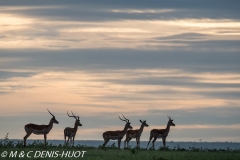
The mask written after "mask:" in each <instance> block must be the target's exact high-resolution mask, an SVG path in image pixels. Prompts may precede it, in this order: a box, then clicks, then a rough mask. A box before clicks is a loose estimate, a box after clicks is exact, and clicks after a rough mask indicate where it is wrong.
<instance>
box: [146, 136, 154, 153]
mask: <svg viewBox="0 0 240 160" xmlns="http://www.w3.org/2000/svg"><path fill="white" fill-rule="evenodd" d="M152 138H153V137H152V136H150V137H149V141H148V145H149V143H150V142H151V140H152ZM148 145H147V148H146V150H147V149H148Z"/></svg>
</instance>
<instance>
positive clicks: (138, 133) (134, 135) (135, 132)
mask: <svg viewBox="0 0 240 160" xmlns="http://www.w3.org/2000/svg"><path fill="white" fill-rule="evenodd" d="M139 121H140V122H141V127H140V129H136V130H128V131H127V134H126V140H125V143H124V148H125V149H126V142H127V148H128V147H129V146H128V143H129V141H130V140H131V139H132V138H136V142H137V148H139V146H140V137H141V134H142V131H143V128H144V127H145V126H146V127H148V124H147V123H146V121H142V120H139Z"/></svg>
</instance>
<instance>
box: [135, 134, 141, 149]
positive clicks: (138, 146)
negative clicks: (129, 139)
mask: <svg viewBox="0 0 240 160" xmlns="http://www.w3.org/2000/svg"><path fill="white" fill-rule="evenodd" d="M136 140H137V149H139V148H140V137H138V138H136Z"/></svg>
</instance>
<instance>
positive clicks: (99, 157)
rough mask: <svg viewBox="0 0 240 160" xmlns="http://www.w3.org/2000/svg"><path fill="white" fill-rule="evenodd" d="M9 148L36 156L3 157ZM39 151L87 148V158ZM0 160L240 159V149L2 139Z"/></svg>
mask: <svg viewBox="0 0 240 160" xmlns="http://www.w3.org/2000/svg"><path fill="white" fill-rule="evenodd" d="M4 151H7V152H8V156H9V153H10V152H11V151H13V152H16V151H17V153H20V152H22V151H23V152H24V153H25V154H26V153H27V152H29V151H33V152H32V158H27V157H26V155H25V157H24V158H20V157H19V156H16V157H15V158H8V156H7V157H6V158H2V157H1V153H2V152H4ZM36 151H49V152H51V151H52V152H54V151H55V152H56V151H58V152H59V153H60V154H61V153H62V152H65V153H66V152H67V151H68V152H71V153H73V152H76V151H87V152H86V153H85V154H84V156H83V158H81V156H80V157H78V158H74V157H73V158H69V157H66V158H65V157H64V156H63V157H61V156H58V157H57V158H53V157H52V158H49V157H46V158H40V157H38V158H34V157H33V155H34V153H35V152H36ZM0 159H1V160H4V159H6V160H8V159H14V160H17V159H21V160H29V159H36V160H39V159H49V160H50V159H54V160H60V159H68V160H70V159H87V160H240V151H239V150H230V149H227V150H216V149H214V150H209V149H202V148H189V149H188V150H186V149H183V148H181V147H179V146H177V147H175V148H173V149H169V148H167V149H166V150H163V148H159V149H157V150H153V149H150V150H145V149H139V150H136V149H135V148H131V149H128V150H123V149H121V150H119V149H117V148H116V147H115V144H113V145H111V146H108V147H105V148H103V147H102V146H99V147H98V148H95V147H89V146H81V145H77V146H75V147H66V146H63V145H53V144H48V145H47V147H46V148H44V144H43V143H42V142H40V141H35V142H33V143H31V144H29V145H28V146H27V148H23V143H22V142H18V143H14V142H12V141H10V140H4V141H0Z"/></svg>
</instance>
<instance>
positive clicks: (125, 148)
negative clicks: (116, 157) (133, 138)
mask: <svg viewBox="0 0 240 160" xmlns="http://www.w3.org/2000/svg"><path fill="white" fill-rule="evenodd" d="M126 143H127V137H126V139H125V141H124V149H126Z"/></svg>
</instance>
